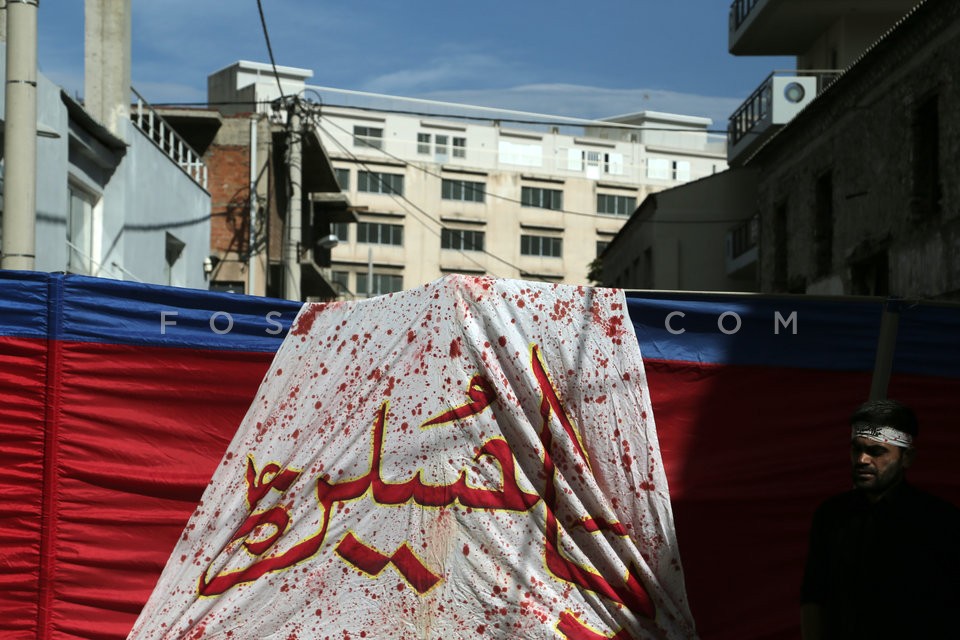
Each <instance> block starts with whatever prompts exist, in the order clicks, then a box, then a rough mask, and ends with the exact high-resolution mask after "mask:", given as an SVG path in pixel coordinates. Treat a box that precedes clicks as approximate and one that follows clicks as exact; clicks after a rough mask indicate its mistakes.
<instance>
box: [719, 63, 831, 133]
mask: <svg viewBox="0 0 960 640" xmlns="http://www.w3.org/2000/svg"><path fill="white" fill-rule="evenodd" d="M840 73H841V72H840V71H839V70H836V69H829V70H818V69H804V70H799V71H798V70H780V71H774V72H773V73H771V74H770V75H769V76H767V77H766V79H765V80H764V81H763V82H762V83H760V86H759V87H757V88H756V90H754V92H753V93H752V94H750V97H749V98H747V99H746V100H745V101H744V102H743V104H741V105H740V106H739V107H738V108H737V110H736V111H734V112H733V115H731V116H730V120H729V122H728V124H727V143H728V144H729V145H730V147H733V146H734V145H735V144H737V143H738V142H740V140H742V139H743V137H744V136H746V135H747V134H748V133H750V132H751V131H753V129H754V128H755V127H756V126H757V124H758V123H760V122H763V121H765V120H767V119H768V118H769V117H770V110H771V107H772V101H773V89H772V85H773V78H774V77H775V76H784V75H789V76H814V77H816V78H817V95H820V93H822V92H823V90H824V89H826V88H827V87H828V86H830V84H831V83H832V82H833V81H834V80H836V79H837V76H839V75H840Z"/></svg>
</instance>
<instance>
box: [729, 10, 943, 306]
mask: <svg viewBox="0 0 960 640" xmlns="http://www.w3.org/2000/svg"><path fill="white" fill-rule="evenodd" d="M862 4H865V5H869V4H870V3H869V2H864V3H862ZM907 4H910V5H912V8H909V7H908V10H905V11H904V12H903V14H902V15H901V16H900V19H899V20H898V21H896V22H895V24H894V25H893V26H892V28H890V29H889V30H888V31H887V32H885V33H883V34H881V36H880V37H879V38H878V39H877V40H876V41H875V42H873V43H871V44H870V45H869V46H868V47H867V48H866V50H865V51H863V52H862V53H861V55H860V56H859V57H858V58H857V59H856V61H855V62H854V63H853V64H851V65H850V66H849V67H847V68H846V69H844V70H843V72H842V73H841V74H839V75H838V77H837V78H836V79H835V80H834V81H833V82H832V84H830V86H829V87H828V88H826V89H825V90H824V91H822V92H821V93H820V94H819V95H818V96H817V97H816V99H815V100H813V101H812V102H810V104H808V105H807V106H806V107H805V108H804V109H803V110H802V111H801V112H800V113H798V114H797V115H796V116H795V117H794V118H793V119H792V120H791V121H790V122H789V123H788V124H785V125H784V126H782V127H781V128H779V130H777V131H776V132H774V133H773V134H772V135H770V136H769V137H768V138H767V139H766V140H765V141H764V142H763V143H762V144H761V145H760V146H758V147H757V148H756V149H755V150H753V151H752V152H751V153H750V154H749V156H748V157H747V158H746V159H745V160H744V162H743V164H744V166H747V167H751V168H754V169H755V170H756V171H757V172H758V188H757V193H758V196H757V204H758V209H759V211H760V221H761V224H760V228H761V231H760V273H761V281H760V282H761V288H762V290H764V291H772V292H795V293H815V294H836V295H839V294H867V295H896V296H904V297H908V298H925V299H944V300H957V299H960V231H958V229H960V217H958V216H960V172H958V169H957V168H956V167H955V166H954V164H953V163H951V162H950V161H949V159H950V158H951V157H952V156H953V155H954V154H955V153H956V151H957V149H958V148H960V116H958V114H957V112H956V110H955V109H952V108H951V105H952V104H954V103H955V101H956V100H957V99H958V98H960V88H958V87H957V86H956V84H957V83H956V81H955V78H956V71H957V69H958V68H960V53H958V51H960V5H958V4H957V3H956V2H949V1H942V0H925V1H923V2H915V3H907ZM854 19H855V16H853V15H850V16H847V18H846V20H847V21H848V22H849V21H852V20H854ZM835 28H836V27H832V28H831V29H835ZM828 32H829V30H828Z"/></svg>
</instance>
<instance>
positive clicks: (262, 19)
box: [257, 0, 283, 98]
mask: <svg viewBox="0 0 960 640" xmlns="http://www.w3.org/2000/svg"><path fill="white" fill-rule="evenodd" d="M257 11H259V12H260V26H261V27H262V28H263V39H264V40H266V42H267V53H268V54H270V64H271V65H272V66H273V77H274V78H276V80H277V89H279V90H280V97H281V98H282V97H283V85H281V84H280V73H279V72H278V71H277V62H276V60H275V59H274V57H273V47H272V46H271V45H270V32H269V31H268V30H267V19H266V17H264V15H263V4H262V3H261V1H260V0H257Z"/></svg>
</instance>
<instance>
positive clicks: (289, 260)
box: [283, 98, 303, 300]
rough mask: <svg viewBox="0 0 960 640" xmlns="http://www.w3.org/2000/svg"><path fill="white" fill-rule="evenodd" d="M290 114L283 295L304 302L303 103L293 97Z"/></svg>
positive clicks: (288, 298)
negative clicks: (288, 189) (302, 246)
mask: <svg viewBox="0 0 960 640" xmlns="http://www.w3.org/2000/svg"><path fill="white" fill-rule="evenodd" d="M288 114H289V115H288V121H287V122H288V127H287V133H288V135H289V136H290V140H289V143H288V148H287V153H288V154H289V169H288V175H289V176H290V202H289V203H288V206H287V229H286V242H285V243H284V250H283V253H284V257H283V262H284V287H283V293H284V297H285V298H286V299H287V300H301V299H302V295H301V291H300V245H301V244H302V240H303V230H302V229H301V216H302V202H301V197H302V192H301V188H302V186H303V180H302V177H303V170H302V169H303V167H302V166H301V156H302V150H301V148H300V145H301V143H302V140H303V132H302V131H301V130H300V103H299V101H298V100H297V99H296V98H293V100H292V103H291V106H290V111H289V112H288Z"/></svg>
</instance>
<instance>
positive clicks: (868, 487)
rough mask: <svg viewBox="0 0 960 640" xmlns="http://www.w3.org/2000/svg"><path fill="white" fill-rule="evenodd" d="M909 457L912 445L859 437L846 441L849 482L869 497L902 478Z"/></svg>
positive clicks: (908, 463)
mask: <svg viewBox="0 0 960 640" xmlns="http://www.w3.org/2000/svg"><path fill="white" fill-rule="evenodd" d="M912 460H913V449H904V448H903V447H897V446H894V445H892V444H886V443H883V442H877V441H876V440H870V439H869V438H863V437H856V438H854V439H853V440H852V441H851V442H850V464H851V466H852V471H853V485H854V486H855V487H856V488H857V489H860V490H862V491H864V492H866V493H867V495H868V496H871V497H873V498H879V497H880V496H882V495H883V494H884V493H886V491H887V490H888V489H890V488H891V487H893V486H895V485H896V484H898V483H899V482H900V481H901V480H903V473H904V471H905V470H906V469H907V468H908V467H909V466H910V462H911V461H912Z"/></svg>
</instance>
